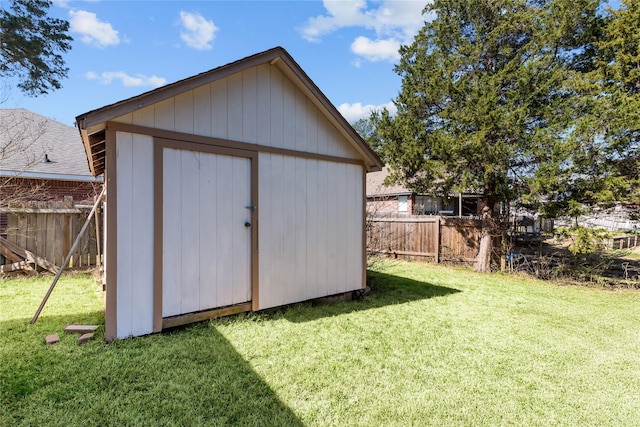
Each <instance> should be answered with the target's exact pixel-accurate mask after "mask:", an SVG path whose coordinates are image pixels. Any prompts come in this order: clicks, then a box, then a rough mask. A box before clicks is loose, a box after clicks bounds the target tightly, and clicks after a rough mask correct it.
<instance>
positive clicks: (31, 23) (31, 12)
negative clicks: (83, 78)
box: [0, 0, 72, 96]
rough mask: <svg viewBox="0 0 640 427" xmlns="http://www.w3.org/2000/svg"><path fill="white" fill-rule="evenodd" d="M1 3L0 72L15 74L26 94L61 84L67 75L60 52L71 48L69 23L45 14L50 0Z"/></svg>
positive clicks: (43, 90) (50, 88) (19, 0)
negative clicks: (2, 5)
mask: <svg viewBox="0 0 640 427" xmlns="http://www.w3.org/2000/svg"><path fill="white" fill-rule="evenodd" d="M8 4H9V5H10V7H9V8H7V9H5V8H2V7H1V6H0V76H3V77H17V78H18V80H19V83H18V88H20V90H22V91H23V92H25V93H26V94H28V95H33V96H37V95H43V94H46V93H49V92H50V91H52V90H55V89H59V88H60V87H61V83H60V80H61V79H63V78H65V77H66V76H67V72H68V68H66V67H65V62H64V59H63V58H62V55H61V54H62V53H64V52H67V51H68V50H69V49H71V44H70V42H71V41H72V38H71V36H69V35H68V30H69V23H68V22H67V21H65V20H62V19H53V18H50V17H49V16H47V13H48V11H49V8H50V7H51V4H52V3H51V1H49V0H10V1H9V2H8Z"/></svg>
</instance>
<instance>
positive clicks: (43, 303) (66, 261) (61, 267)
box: [29, 184, 107, 325]
mask: <svg viewBox="0 0 640 427" xmlns="http://www.w3.org/2000/svg"><path fill="white" fill-rule="evenodd" d="M106 189H107V186H106V184H105V185H104V186H102V191H101V192H100V195H99V196H98V199H97V200H96V203H95V204H94V205H93V208H92V209H91V212H89V216H88V217H87V220H86V221H85V222H84V225H83V226H82V228H81V229H80V232H79V233H78V236H77V237H76V240H74V242H73V245H71V249H69V253H68V254H67V257H66V258H65V259H64V262H63V263H62V266H60V268H58V272H57V273H56V277H54V279H53V282H52V283H51V286H49V289H48V290H47V293H46V294H45V296H44V298H43V299H42V302H41V303H40V306H39V307H38V309H37V310H36V313H35V314H34V315H33V317H32V318H31V321H30V322H29V324H30V325H33V324H34V323H36V320H38V317H39V316H40V313H41V312H42V309H43V308H44V305H45V304H46V303H47V300H48V299H49V296H51V292H53V288H55V287H56V283H58V279H60V276H61V275H62V272H63V271H64V269H65V267H66V266H67V265H69V260H70V259H71V255H73V251H75V250H76V246H78V242H79V241H80V237H82V235H83V234H84V232H85V231H86V229H87V227H88V226H89V222H90V221H91V217H92V216H93V215H94V214H95V212H96V209H98V205H99V204H100V203H102V196H104V192H105V191H106Z"/></svg>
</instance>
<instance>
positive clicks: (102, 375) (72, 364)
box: [0, 313, 302, 426]
mask: <svg viewBox="0 0 640 427" xmlns="http://www.w3.org/2000/svg"><path fill="white" fill-rule="evenodd" d="M94 314H95V315H97V314H98V313H94ZM40 321H41V323H40V325H38V326H37V327H36V328H33V327H27V328H26V329H25V327H24V324H23V323H22V319H20V320H12V321H7V322H2V323H0V331H2V335H3V336H2V342H3V345H2V346H0V347H1V348H0V401H2V402H3V403H2V405H0V406H1V407H0V425H18V424H22V425H65V426H73V425H117V426H120V425H160V426H162V425H207V426H215V425H287V426H301V425H302V422H301V421H300V420H299V419H298V417H297V416H296V415H295V414H294V413H293V412H292V411H291V409H289V408H288V407H287V406H286V405H285V404H284V403H283V402H282V401H280V399H279V398H278V397H277V396H276V394H275V393H274V391H273V390H272V389H271V388H270V387H269V385H268V384H267V383H266V382H265V381H264V380H263V379H262V378H261V377H260V376H259V375H258V374H257V373H256V372H255V371H254V370H253V369H252V368H251V366H250V365H249V364H248V363H247V361H245V360H244V359H243V358H242V357H241V356H240V355H239V354H238V353H237V352H236V350H235V349H234V348H233V346H232V345H231V343H230V342H229V341H227V339H226V338H225V337H224V336H222V335H221V334H220V333H219V332H218V331H216V330H215V329H214V328H211V327H210V326H209V325H208V323H206V322H205V323H200V324H196V325H192V326H189V327H185V328H181V329H179V330H176V331H173V332H167V333H163V334H158V335H153V336H147V337H139V338H135V339H127V340H120V341H116V342H114V343H112V344H105V343H104V337H103V332H102V331H103V328H102V327H101V328H100V329H99V333H98V334H97V336H96V338H95V340H93V341H90V342H89V343H87V344H84V345H82V346H80V345H78V344H77V335H70V334H65V333H64V332H63V331H62V330H61V329H60V330H57V329H55V328H57V327H58V325H64V324H66V323H70V322H74V321H76V316H59V317H54V318H51V317H49V318H46V317H45V318H42V319H40ZM40 321H39V322H40ZM45 331H46V333H51V332H55V333H59V335H60V338H61V342H60V343H59V344H57V345H54V346H46V345H45V344H44V334H45Z"/></svg>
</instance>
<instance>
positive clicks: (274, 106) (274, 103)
mask: <svg viewBox="0 0 640 427" xmlns="http://www.w3.org/2000/svg"><path fill="white" fill-rule="evenodd" d="M140 111H144V114H141V115H138V114H134V115H133V117H132V115H131V114H128V115H126V116H123V117H120V118H118V119H116V121H121V122H127V123H133V124H135V125H141V126H150V127H156V128H159V129H166V130H175V131H179V132H185V133H195V134H197V135H203V136H210V137H216V138H223V139H230V140H233V141H240V142H247V143H251V144H260V145H264V146H267V147H279V148H287V149H291V150H298V151H304V152H309V153H319V154H328V155H332V156H338V157H344V158H349V159H360V155H359V154H358V153H357V152H356V150H355V149H354V148H353V147H352V146H351V145H350V143H349V142H347V140H346V139H345V138H343V137H342V135H341V134H340V132H338V130H337V129H336V128H335V127H334V126H333V125H332V124H331V122H330V121H329V120H328V119H327V118H326V117H325V116H324V114H322V113H321V112H320V110H319V109H318V108H317V107H316V106H315V104H314V103H313V102H312V101H311V100H310V99H309V98H307V96H306V95H305V94H304V93H303V92H302V91H301V90H300V89H298V88H297V87H296V85H295V84H294V83H293V82H292V81H291V80H289V79H288V78H287V77H286V76H285V75H284V74H282V72H281V71H280V70H278V69H277V68H276V67H274V66H271V65H269V64H263V65H259V66H257V67H254V68H249V69H247V70H245V71H243V72H240V73H237V74H234V75H231V76H228V77H226V78H223V79H220V80H217V81H215V82H213V83H210V84H206V85H203V86H201V87H199V88H196V89H194V90H190V91H186V92H184V93H182V94H180V95H177V96H175V97H173V98H169V99H167V100H164V101H161V102H158V103H157V104H155V105H152V106H148V107H144V108H143V109H141V110H140ZM207 120H210V122H209V123H207Z"/></svg>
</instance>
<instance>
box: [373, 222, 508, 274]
mask: <svg viewBox="0 0 640 427" xmlns="http://www.w3.org/2000/svg"><path fill="white" fill-rule="evenodd" d="M481 232H482V221H481V220H479V219H472V218H446V217H440V216H408V217H402V218H375V217H374V218H367V252H368V253H371V254H383V255H390V256H394V257H403V258H412V257H422V258H426V259H428V260H432V261H434V262H436V263H439V262H443V261H444V262H456V263H471V262H474V261H475V257H476V255H477V254H478V249H479V247H480V236H481ZM500 243H501V241H500V237H495V238H494V240H493V245H494V248H498V249H499V248H500Z"/></svg>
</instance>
